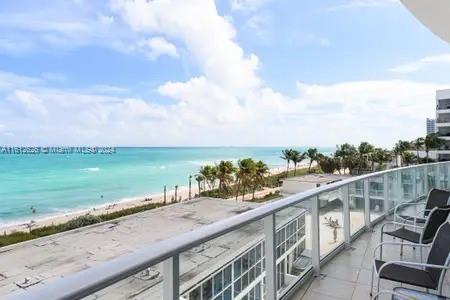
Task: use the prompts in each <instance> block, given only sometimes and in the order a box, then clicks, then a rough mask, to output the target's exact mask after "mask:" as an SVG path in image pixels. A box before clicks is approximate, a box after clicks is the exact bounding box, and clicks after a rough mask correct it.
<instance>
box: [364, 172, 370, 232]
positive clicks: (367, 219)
mask: <svg viewBox="0 0 450 300" xmlns="http://www.w3.org/2000/svg"><path fill="white" fill-rule="evenodd" d="M364 223H365V225H366V229H370V196H369V179H364Z"/></svg>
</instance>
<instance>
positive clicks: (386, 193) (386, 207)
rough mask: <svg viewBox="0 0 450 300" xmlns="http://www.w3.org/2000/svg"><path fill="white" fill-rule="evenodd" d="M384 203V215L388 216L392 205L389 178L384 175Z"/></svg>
mask: <svg viewBox="0 0 450 300" xmlns="http://www.w3.org/2000/svg"><path fill="white" fill-rule="evenodd" d="M383 201H384V214H385V215H388V214H389V212H390V210H391V204H390V203H389V176H388V174H384V175H383Z"/></svg>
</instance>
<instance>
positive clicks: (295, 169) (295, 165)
mask: <svg viewBox="0 0 450 300" xmlns="http://www.w3.org/2000/svg"><path fill="white" fill-rule="evenodd" d="M296 174H297V163H294V176H295V175H296Z"/></svg>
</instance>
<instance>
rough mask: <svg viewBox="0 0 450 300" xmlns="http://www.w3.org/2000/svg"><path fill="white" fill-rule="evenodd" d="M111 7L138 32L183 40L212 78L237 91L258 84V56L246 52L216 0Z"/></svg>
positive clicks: (128, 3)
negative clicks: (220, 13) (220, 11)
mask: <svg viewBox="0 0 450 300" xmlns="http://www.w3.org/2000/svg"><path fill="white" fill-rule="evenodd" d="M112 8H113V9H114V10H115V11H116V12H117V13H118V14H120V15H121V16H122V18H123V20H124V21H125V22H126V23H127V24H129V26H130V27H131V28H133V29H134V30H135V31H136V32H140V33H148V34H164V35H166V36H167V37H170V38H173V39H176V40H181V41H182V42H183V43H184V44H185V46H186V48H187V50H188V51H189V53H190V54H191V55H192V57H193V58H194V60H195V63H196V64H197V65H198V66H199V68H200V69H201V71H202V72H203V73H204V74H205V76H206V77H207V78H208V80H209V81H211V82H214V83H216V84H218V85H221V86H223V87H225V88H226V89H227V90H234V91H235V92H238V91H240V92H244V91H245V90H246V89H249V88H254V87H257V86H259V84H260V79H259V78H258V76H256V74H255V71H256V70H257V67H258V58H257V57H256V56H255V55H253V54H250V55H248V56H246V55H245V54H244V51H243V49H242V48H241V47H240V46H239V45H238V44H237V43H236V41H235V35H236V32H235V29H234V28H233V26H232V25H231V24H230V23H229V21H227V20H226V19H225V18H223V17H221V16H219V15H218V12H217V9H216V6H215V3H214V2H213V1H200V0H185V1H181V2H180V1H173V0H168V1H161V0H156V1H119V0H116V1H112Z"/></svg>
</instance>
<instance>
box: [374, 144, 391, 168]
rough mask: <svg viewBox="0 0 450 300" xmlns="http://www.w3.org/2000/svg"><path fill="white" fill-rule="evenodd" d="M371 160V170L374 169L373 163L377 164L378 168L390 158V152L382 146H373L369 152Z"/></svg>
mask: <svg viewBox="0 0 450 300" xmlns="http://www.w3.org/2000/svg"><path fill="white" fill-rule="evenodd" d="M370 157H371V159H370V160H371V162H372V171H375V163H377V164H378V168H379V169H381V168H382V166H383V165H384V164H385V163H387V162H389V161H390V160H391V159H392V154H391V152H390V151H389V150H386V149H382V148H375V149H373V152H372V153H371V154H370Z"/></svg>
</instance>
